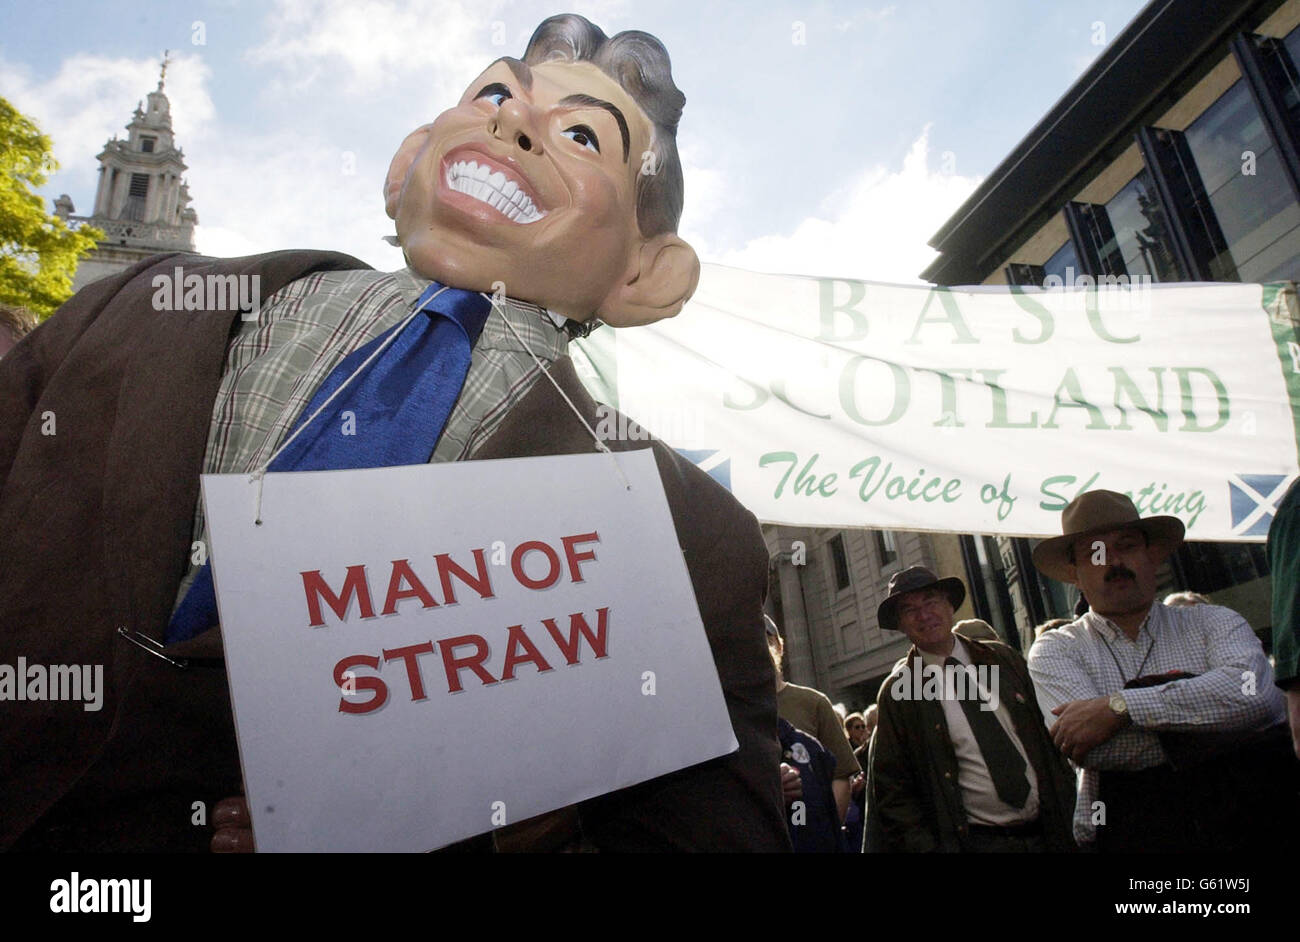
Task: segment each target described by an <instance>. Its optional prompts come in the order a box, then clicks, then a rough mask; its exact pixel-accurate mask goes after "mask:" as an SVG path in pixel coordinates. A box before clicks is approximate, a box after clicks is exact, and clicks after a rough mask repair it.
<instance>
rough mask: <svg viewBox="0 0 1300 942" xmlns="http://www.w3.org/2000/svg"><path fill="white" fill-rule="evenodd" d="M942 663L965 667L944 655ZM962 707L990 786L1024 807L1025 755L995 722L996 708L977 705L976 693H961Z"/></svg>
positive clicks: (1026, 784) (1014, 804) (1010, 802)
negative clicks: (963, 695) (991, 783)
mask: <svg viewBox="0 0 1300 942" xmlns="http://www.w3.org/2000/svg"><path fill="white" fill-rule="evenodd" d="M943 664H944V666H945V667H955V668H957V669H958V670H962V671H964V670H966V665H965V664H963V663H962V662H961V661H959V660H957V659H956V658H955V657H949V658H946V659H945V660H944V662H943ZM972 680H973V678H972ZM972 686H973V683H972V684H969V685H967V687H966V689H967V690H968V691H969V690H970V689H971V687H972ZM961 708H962V712H963V713H965V714H966V722H968V723H970V730H971V732H972V733H974V734H975V742H976V744H977V745H979V747H980V755H982V756H983V757H984V764H985V765H987V766H988V767H989V775H990V776H992V778H993V787H994V788H996V789H997V792H998V797H999V798H1001V799H1002V800H1003V801H1004V802H1006V803H1007V804H1008V805H1010V806H1011V807H1013V808H1023V807H1024V806H1025V801H1026V800H1027V799H1028V798H1029V779H1028V777H1026V775H1025V759H1024V756H1022V755H1021V754H1020V750H1019V749H1017V748H1016V744H1015V743H1014V742H1012V741H1011V737H1010V736H1008V735H1007V731H1006V730H1005V729H1003V728H1002V724H1001V723H999V722H998V718H997V716H996V715H994V713H995V711H993V710H983V709H980V700H979V698H978V697H975V696H969V695H968V696H966V697H963V698H962V700H961Z"/></svg>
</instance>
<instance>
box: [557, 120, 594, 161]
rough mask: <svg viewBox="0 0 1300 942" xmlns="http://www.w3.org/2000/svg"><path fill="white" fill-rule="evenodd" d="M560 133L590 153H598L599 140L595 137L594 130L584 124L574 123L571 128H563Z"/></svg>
mask: <svg viewBox="0 0 1300 942" xmlns="http://www.w3.org/2000/svg"><path fill="white" fill-rule="evenodd" d="M560 134H562V135H563V136H564V137H567V138H568V139H569V140H571V141H573V142H575V143H576V144H579V145H580V146H582V147H585V148H587V150H589V151H591V152H592V153H596V154H599V153H600V141H599V140H597V138H596V132H595V131H593V130H592V129H591V128H589V127H587V126H586V125H585V124H575V125H574V126H573V127H571V128H565V129H564V130H563V131H561V132H560Z"/></svg>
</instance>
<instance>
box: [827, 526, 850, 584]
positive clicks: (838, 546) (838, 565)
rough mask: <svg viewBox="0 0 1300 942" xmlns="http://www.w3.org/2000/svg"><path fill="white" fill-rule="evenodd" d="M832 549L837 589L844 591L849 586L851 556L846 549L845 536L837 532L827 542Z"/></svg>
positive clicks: (832, 563) (832, 566)
mask: <svg viewBox="0 0 1300 942" xmlns="http://www.w3.org/2000/svg"><path fill="white" fill-rule="evenodd" d="M827 545H828V546H829V547H830V551H831V569H832V570H833V571H834V573H835V589H836V591H842V590H844V589H847V588H848V587H849V557H848V554H847V553H846V552H845V551H844V537H843V536H841V535H840V534H838V533H837V534H835V536H833V537H831V539H830V542H829V543H828V544H827Z"/></svg>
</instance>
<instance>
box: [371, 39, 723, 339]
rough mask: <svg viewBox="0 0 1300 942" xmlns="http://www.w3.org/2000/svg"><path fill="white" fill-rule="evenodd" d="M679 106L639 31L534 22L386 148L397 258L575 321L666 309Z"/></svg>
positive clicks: (655, 50) (690, 259) (678, 267)
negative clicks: (521, 46)
mask: <svg viewBox="0 0 1300 942" xmlns="http://www.w3.org/2000/svg"><path fill="white" fill-rule="evenodd" d="M684 101H685V98H684V96H682V94H681V92H679V91H678V90H677V88H676V87H675V86H674V85H673V83H672V76H671V72H670V68H669V64H668V55H667V53H666V52H665V51H664V49H663V46H662V45H660V43H659V41H658V40H656V39H655V38H654V37H653V36H649V35H647V34H645V33H638V32H625V33H619V34H618V35H617V36H615V37H613V38H612V39H608V38H606V36H605V34H604V33H603V32H601V31H600V30H599V29H598V28H597V27H595V26H593V25H592V24H591V23H589V22H588V21H587V20H585V19H583V18H582V17H580V16H573V15H567V16H558V17H552V18H550V19H549V20H546V21H545V22H544V23H542V25H541V26H539V27H538V28H537V31H536V32H535V33H534V34H533V38H532V39H531V40H530V41H529V44H528V50H527V52H525V54H524V58H523V60H522V61H519V60H514V59H499V60H497V61H496V62H494V63H493V64H492V65H490V66H489V67H488V68H487V70H486V71H485V72H484V73H483V74H482V75H480V76H479V77H478V78H477V79H475V80H474V82H473V83H471V85H470V87H469V88H468V89H467V90H466V92H465V94H464V95H463V96H461V100H460V103H459V104H458V105H456V107H454V108H451V109H449V110H447V111H445V112H443V113H442V114H441V115H439V116H438V118H437V119H436V120H435V121H434V122H433V123H432V124H429V125H425V126H424V127H421V128H419V129H417V130H416V131H414V132H412V133H411V134H410V135H408V136H407V138H406V140H404V141H403V142H402V145H401V146H400V147H399V148H398V151H397V154H396V156H395V157H394V158H393V162H392V165H391V166H390V167H389V171H388V179H387V181H386V184H385V198H386V202H387V210H388V215H389V216H391V217H392V218H393V219H394V220H395V221H396V223H397V235H398V240H399V241H400V243H401V245H402V250H403V252H404V253H405V255H406V258H407V262H408V264H409V265H410V266H411V267H412V268H413V269H415V270H416V271H418V272H419V273H420V274H422V275H424V276H426V277H429V278H434V279H437V280H438V281H441V282H443V283H444V284H449V285H453V286H455V287H458V288H467V289H472V290H478V291H491V290H493V285H494V284H495V283H496V282H501V283H504V285H505V292H506V294H508V295H510V296H511V297H514V298H519V299H522V300H526V301H532V302H534V303H536V304H541V305H544V306H546V307H548V308H550V309H552V310H554V311H557V312H559V313H562V314H565V315H568V316H569V317H571V318H573V319H574V320H579V321H585V320H587V319H588V318H590V317H592V316H598V317H599V318H600V319H601V320H603V321H605V322H606V323H609V324H613V325H614V326H631V325H634V324H645V323H650V322H651V321H656V320H659V319H660V318H664V317H671V316H673V315H674V314H676V313H677V312H678V311H680V310H681V307H682V305H683V304H684V303H685V302H686V300H687V298H689V297H690V295H691V293H692V292H693V291H694V290H695V284H696V281H697V280H698V278H699V260H698V259H697V258H696V255H695V252H694V250H692V249H691V247H690V246H689V245H687V244H686V243H685V242H683V241H682V240H681V239H679V238H678V237H677V235H676V232H675V230H676V227H677V219H678V217H679V216H680V214H681V202H682V187H681V179H682V177H681V165H680V163H679V162H678V159H677V150H676V144H675V141H674V136H675V133H676V128H677V120H678V117H679V116H680V114H681V107H682V104H683V102H684ZM643 171H644V172H643Z"/></svg>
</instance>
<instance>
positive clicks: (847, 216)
mask: <svg viewBox="0 0 1300 942" xmlns="http://www.w3.org/2000/svg"><path fill="white" fill-rule="evenodd" d="M929 130H930V129H929V126H928V125H927V126H926V128H925V130H924V131H922V133H921V136H920V137H918V138H917V139H916V141H915V142H914V143H913V144H912V147H911V149H910V150H909V152H908V154H907V156H906V158H904V160H903V167H902V169H901V170H898V171H891V170H889V169H888V168H886V167H882V166H875V167H871V168H868V169H866V170H864V171H862V172H861V173H859V174H858V176H857V178H856V179H855V180H853V182H852V183H850V184H849V185H848V186H846V187H843V188H841V189H839V190H837V191H835V192H834V193H832V194H831V195H830V196H829V197H828V198H827V199H826V200H825V201H824V202H823V205H822V207H821V209H820V212H819V213H818V214H816V215H811V216H809V217H808V218H806V219H804V220H803V222H801V223H799V225H798V226H796V227H795V229H794V231H793V232H790V233H786V234H772V235H764V236H759V237H757V238H755V239H753V240H751V241H750V242H749V243H748V244H746V245H745V246H744V247H743V248H741V249H738V250H735V251H731V252H726V253H724V254H722V255H721V256H719V257H716V258H709V259H708V260H709V261H716V262H721V263H722V264H724V265H732V266H735V267H737V268H747V269H749V270H751V271H767V272H776V273H783V274H805V275H830V276H838V277H845V278H861V279H864V280H868V281H885V282H892V283H895V284H909V283H910V284H917V283H920V282H921V279H920V277H919V275H920V272H921V270H922V269H924V268H925V267H926V265H928V264H929V263H930V262H931V261H932V260H933V259H934V257H935V254H936V253H935V252H934V250H933V249H931V248H930V247H929V246H928V245H927V244H926V242H927V240H929V238H930V237H931V236H932V235H934V233H935V231H936V230H938V228H939V227H940V226H941V225H943V223H944V222H945V221H946V220H947V219H948V217H949V216H951V215H952V214H953V212H955V211H956V210H957V208H958V207H959V206H960V205H961V204H962V202H963V201H964V200H965V199H966V198H967V197H968V196H970V194H971V193H972V192H974V190H975V187H976V186H977V185H978V184H979V180H978V179H974V178H971V177H962V176H958V175H956V174H955V173H944V172H942V170H939V171H935V170H931V169H930V167H929V164H928V160H929V152H930V144H929ZM702 254H703V253H702Z"/></svg>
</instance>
